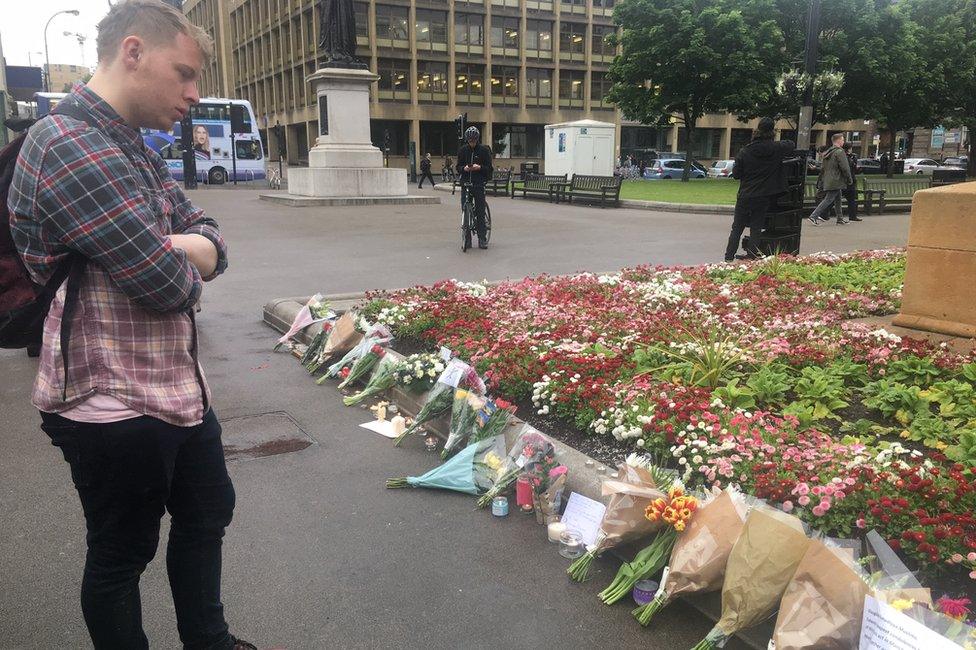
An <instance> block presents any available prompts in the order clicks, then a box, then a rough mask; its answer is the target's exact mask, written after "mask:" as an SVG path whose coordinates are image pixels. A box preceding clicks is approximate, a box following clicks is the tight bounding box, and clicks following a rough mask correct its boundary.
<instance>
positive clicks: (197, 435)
mask: <svg viewBox="0 0 976 650" xmlns="http://www.w3.org/2000/svg"><path fill="white" fill-rule="evenodd" d="M41 419H42V420H43V423H42V424H41V428H42V429H43V430H44V432H45V433H47V434H48V436H50V438H51V442H52V443H53V444H54V446H56V447H58V448H60V449H61V452H62V453H63V454H64V458H65V460H66V461H68V464H69V465H70V467H71V478H72V480H73V481H74V484H75V488H76V489H77V491H78V496H79V497H80V498H81V506H82V509H83V510H84V513H85V522H86V524H87V529H88V535H87V543H88V554H87V557H86V558H85V572H84V576H83V578H82V581H81V609H82V613H83V614H84V617H85V623H86V624H87V626H88V632H89V634H90V635H91V638H92V642H93V643H94V646H95V648H96V650H101V649H103V648H110V649H113V650H114V649H116V648H117V649H120V650H123V649H124V650H130V649H138V648H148V647H149V642H148V640H147V639H146V635H145V633H144V632H143V629H142V606H141V601H140V598H139V578H140V576H141V575H142V572H143V570H145V568H146V565H147V564H148V563H149V561H150V560H152V559H153V556H154V555H155V554H156V547H157V546H158V545H159V522H160V519H161V518H162V516H163V513H164V512H165V511H167V510H168V511H169V513H170V518H171V520H172V525H171V527H170V533H169V544H168V546H167V549H166V569H167V572H168V574H169V584H170V590H171V591H172V594H173V603H174V605H175V607H176V621H177V628H178V630H179V633H180V639H181V640H182V641H183V644H184V647H185V648H193V649H196V648H200V649H203V648H206V649H208V650H209V649H217V648H219V649H221V650H223V649H225V648H231V646H232V644H231V637H230V634H229V632H228V629H227V623H226V622H225V620H224V606H223V604H221V602H220V572H221V544H222V539H223V536H224V528H226V527H227V525H228V524H230V521H231V517H232V515H233V512H234V486H233V485H232V484H231V481H230V476H228V474H227V466H226V464H225V463H224V452H223V448H222V447H221V444H220V423H219V422H217V416H216V415H215V414H214V412H213V411H208V412H207V414H206V415H205V416H204V418H203V422H202V423H201V424H199V425H197V426H193V427H178V426H174V425H171V424H167V423H165V422H163V421H162V420H157V419H155V418H151V417H147V416H144V417H139V418H133V419H131V420H123V421H121V422H113V423H110V424H86V423H81V422H74V421H72V420H68V419H67V418H63V417H61V416H60V415H57V414H54V413H43V412H42V413H41Z"/></svg>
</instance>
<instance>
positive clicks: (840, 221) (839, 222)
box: [837, 219, 848, 226]
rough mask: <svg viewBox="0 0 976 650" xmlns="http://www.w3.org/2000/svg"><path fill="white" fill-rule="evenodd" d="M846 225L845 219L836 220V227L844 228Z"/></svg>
mask: <svg viewBox="0 0 976 650" xmlns="http://www.w3.org/2000/svg"><path fill="white" fill-rule="evenodd" d="M847 224H848V221H847V219H838V220H837V225H838V226H846V225H847Z"/></svg>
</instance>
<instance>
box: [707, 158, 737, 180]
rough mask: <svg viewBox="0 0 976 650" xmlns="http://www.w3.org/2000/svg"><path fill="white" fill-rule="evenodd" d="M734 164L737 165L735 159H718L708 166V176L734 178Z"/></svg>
mask: <svg viewBox="0 0 976 650" xmlns="http://www.w3.org/2000/svg"><path fill="white" fill-rule="evenodd" d="M733 165H735V161H734V160H716V161H715V162H713V163H712V166H711V167H709V168H708V177H709V178H732V166H733Z"/></svg>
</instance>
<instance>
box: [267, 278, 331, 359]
mask: <svg viewBox="0 0 976 650" xmlns="http://www.w3.org/2000/svg"><path fill="white" fill-rule="evenodd" d="M334 318H335V313H334V312H333V311H332V310H331V309H329V302H328V301H327V300H323V299H322V294H320V293H317V294H315V295H314V296H312V297H311V298H309V299H308V302H306V303H305V304H304V305H303V306H302V308H301V309H299V310H298V313H297V314H295V318H294V320H292V322H291V327H289V328H288V331H287V332H285V333H284V334H283V335H282V336H281V338H279V339H278V342H277V343H276V344H275V347H274V351H275V352H277V351H278V350H279V349H280V348H281V347H282V346H283V345H291V344H292V342H291V340H292V338H294V337H295V335H296V334H298V333H299V332H301V331H302V330H303V329H305V328H306V327H308V326H309V325H314V324H315V323H321V322H323V321H328V320H332V319H334ZM292 347H294V346H293V345H292ZM309 347H311V346H309Z"/></svg>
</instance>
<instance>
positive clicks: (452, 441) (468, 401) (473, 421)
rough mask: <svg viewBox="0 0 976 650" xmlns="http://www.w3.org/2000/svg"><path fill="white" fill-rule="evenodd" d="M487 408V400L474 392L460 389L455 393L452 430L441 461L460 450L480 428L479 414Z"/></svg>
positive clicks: (442, 452) (452, 408) (452, 409)
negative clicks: (477, 428) (478, 427)
mask: <svg viewBox="0 0 976 650" xmlns="http://www.w3.org/2000/svg"><path fill="white" fill-rule="evenodd" d="M484 407H485V398H484V397H482V396H481V395H478V394H477V393H475V392H474V391H469V390H465V389H464V388H458V389H457V390H455V391H454V404H453V405H452V406H451V428H450V431H449V432H448V435H447V441H446V442H445V443H444V449H443V450H442V451H441V459H442V460H447V457H448V456H450V455H451V454H452V453H454V452H455V451H457V450H458V449H460V448H461V447H462V446H463V445H464V443H465V442H466V441H468V440H469V439H470V438H471V435H472V434H473V433H474V431H475V429H476V427H477V426H478V414H479V413H480V412H481V410H482V409H483V408H484Z"/></svg>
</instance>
